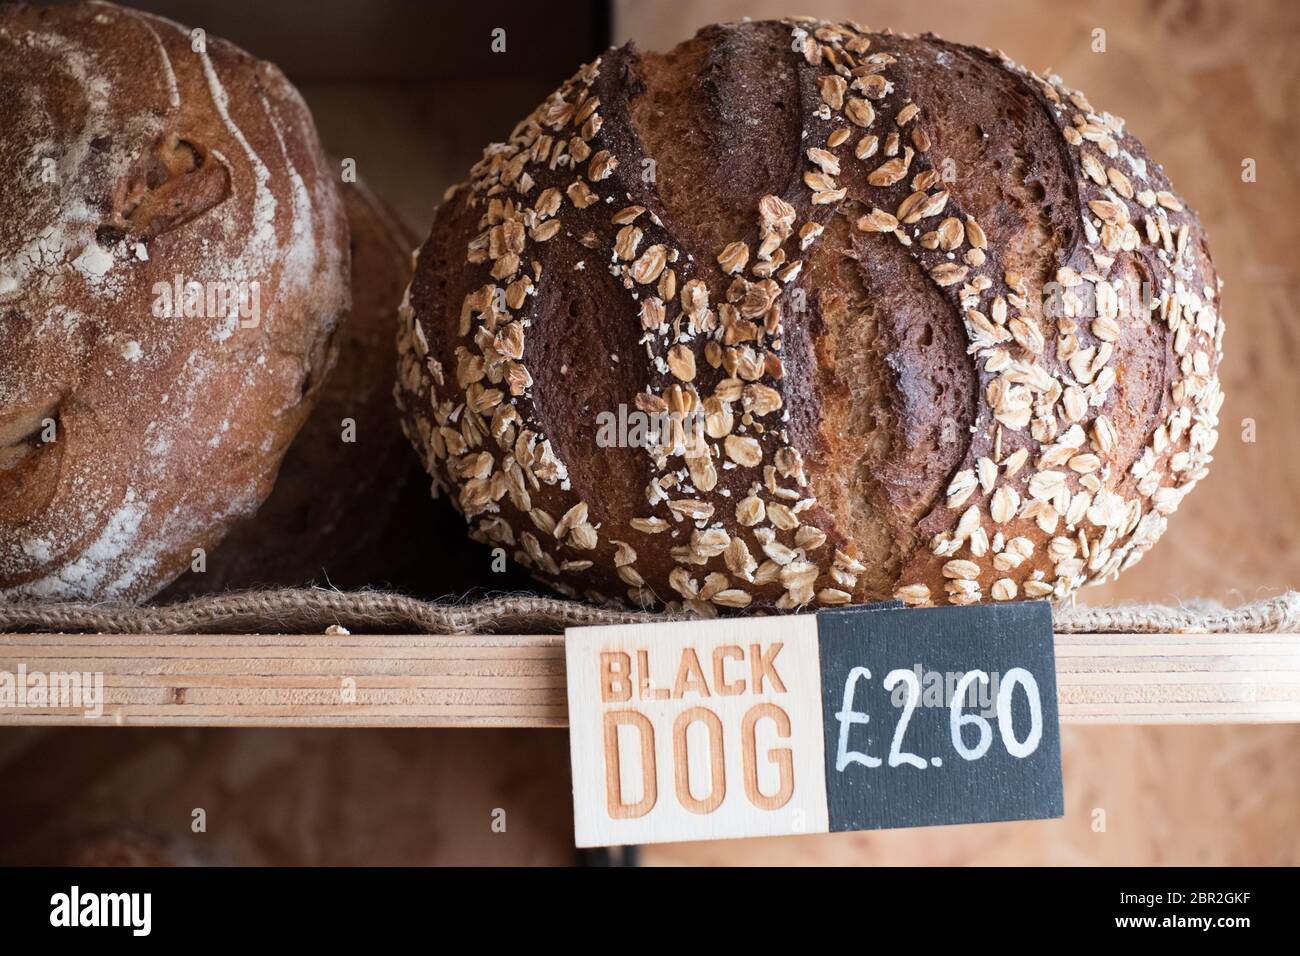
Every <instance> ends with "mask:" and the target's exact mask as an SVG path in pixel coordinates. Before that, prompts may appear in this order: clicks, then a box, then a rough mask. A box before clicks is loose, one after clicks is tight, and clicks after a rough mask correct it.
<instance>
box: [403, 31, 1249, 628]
mask: <svg viewBox="0 0 1300 956" xmlns="http://www.w3.org/2000/svg"><path fill="white" fill-rule="evenodd" d="M1144 288H1145V292H1146V296H1145V298H1144ZM1217 301H1218V280H1217V277H1216V275H1215V273H1214V270H1213V267H1212V265H1211V263H1210V259H1209V255H1208V252H1207V250H1206V247H1205V239H1204V235H1203V233H1202V231H1201V228H1200V225H1199V223H1198V221H1197V219H1196V216H1195V215H1194V213H1192V212H1191V211H1190V210H1189V209H1187V208H1186V207H1185V206H1184V204H1183V203H1182V202H1181V200H1180V199H1179V198H1178V197H1177V196H1176V194H1175V193H1174V192H1173V190H1172V187H1171V186H1170V184H1169V182H1168V180H1167V179H1166V178H1165V176H1164V174H1163V172H1162V170H1161V169H1160V168H1159V167H1158V166H1157V165H1156V164H1155V163H1154V162H1152V161H1151V160H1149V159H1148V157H1147V155H1146V153H1145V151H1144V150H1143V149H1142V147H1141V145H1140V144H1139V143H1138V142H1137V141H1136V140H1135V139H1134V138H1133V137H1132V136H1130V135H1129V134H1128V132H1127V131H1126V129H1125V127H1124V123H1123V121H1122V120H1120V119H1119V118H1117V117H1114V116H1112V115H1110V114H1108V113H1104V112H1100V111H1098V110H1095V109H1094V108H1093V107H1092V106H1091V105H1090V104H1089V103H1088V101H1087V100H1086V99H1085V98H1084V96H1083V95H1082V94H1081V93H1079V92H1077V91H1072V90H1070V89H1069V88H1067V87H1066V86H1065V85H1064V84H1063V83H1062V82H1061V81H1060V79H1059V78H1057V77H1041V76H1037V75H1035V74H1033V73H1031V72H1029V71H1027V70H1026V69H1024V68H1023V67H1021V66H1019V65H1017V64H1016V63H1014V62H1012V61H1011V60H1010V59H1009V58H1008V57H1006V56H1005V55H1004V54H1001V53H997V52H993V51H988V50H980V49H975V48H971V47H966V46H960V45H956V44H952V43H947V42H945V41H942V40H940V39H938V38H936V37H933V36H929V35H927V36H922V37H908V36H899V35H894V34H888V33H886V34H876V33H871V34H868V33H865V32H863V31H861V30H859V29H858V28H856V27H854V26H853V25H849V24H845V25H836V24H829V23H824V22H819V21H807V20H791V21H781V22H775V21H769V22H759V23H740V24H728V25H721V26H713V27H708V28H706V29H704V30H702V31H701V32H700V33H699V34H698V35H697V36H696V37H695V38H694V39H692V40H690V41H687V42H686V43H684V44H681V45H679V46H678V47H677V48H675V49H674V50H672V51H671V52H669V53H667V54H663V55H659V54H643V53H641V52H639V51H638V50H637V49H636V48H635V47H634V46H632V45H631V44H629V45H627V46H625V47H622V48H620V49H615V50H611V51H610V52H609V53H608V54H607V55H606V56H604V57H602V58H601V59H600V60H598V61H597V62H595V63H593V64H591V65H589V66H587V67H584V68H583V69H582V70H580V71H579V72H578V73H577V74H576V75H575V76H574V77H573V78H572V79H571V80H570V81H569V82H567V83H566V84H565V85H564V86H563V87H561V89H560V90H558V91H557V92H556V93H555V94H554V95H553V96H552V97H551V98H550V99H549V100H548V101H547V102H545V103H543V104H542V105H541V106H540V107H539V108H538V109H537V110H536V111H534V113H533V114H532V115H531V116H529V117H528V118H526V119H525V120H524V121H523V122H521V123H520V124H519V125H518V126H517V127H516V129H515V131H514V132H513V134H512V136H511V138H510V140H509V141H508V142H506V143H504V144H496V145H493V146H490V147H489V148H488V149H487V150H486V151H485V153H484V157H483V159H482V161H480V163H479V164H478V165H476V166H475V168H474V169H473V170H472V171H471V179H470V181H469V182H468V183H467V184H465V185H463V186H462V187H459V188H457V189H456V190H454V191H453V192H452V193H451V194H450V195H449V196H448V198H447V201H446V202H445V204H444V205H443V206H442V208H441V209H439V210H438V213H437V216H436V219H435V223H434V227H433V230H432V233H431V235H430V236H429V239H428V241H427V242H426V243H425V244H424V246H423V247H422V249H421V250H420V253H419V259H418V262H417V265H416V271H415V276H414V279H413V281H412V285H411V288H410V291H409V297H408V304H407V307H406V309H405V311H404V321H405V331H404V334H403V336H402V338H401V340H400V341H399V352H400V360H401V371H400V374H399V389H400V394H399V404H400V405H401V407H402V410H403V414H404V417H405V423H406V428H407V431H408V434H409V436H410V437H411V439H412V441H413V442H414V443H415V445H416V447H417V449H418V450H419V451H420V453H421V456H422V458H423V459H424V461H425V463H426V466H427V467H428V468H429V470H430V472H431V474H432V475H433V476H434V481H435V488H437V487H441V488H442V489H444V490H446V491H448V492H450V495H451V498H452V500H453V502H454V503H455V504H456V505H457V507H458V508H459V509H460V510H461V511H462V512H463V513H464V514H465V515H466V516H467V518H468V520H469V522H470V526H471V529H472V534H473V535H474V536H475V537H477V538H479V539H482V540H486V541H490V542H493V543H497V544H500V545H502V546H506V547H509V548H510V549H511V550H512V551H513V552H514V553H515V557H516V559H517V560H519V561H520V562H522V563H524V564H525V565H527V566H528V567H530V568H531V569H532V570H533V571H534V573H535V574H536V575H537V576H538V577H539V578H540V579H541V580H544V581H546V582H547V583H550V584H552V585H553V586H556V587H558V588H560V589H561V590H563V591H566V592H567V593H582V594H583V595H585V596H586V597H588V598H590V599H593V600H615V601H625V602H630V603H633V604H637V605H641V606H661V605H666V606H669V607H677V606H683V605H684V606H688V607H691V608H693V609H695V610H696V611H698V612H700V613H702V614H714V613H717V610H718V609H719V608H749V609H762V608H777V609H792V608H796V607H800V606H804V605H809V604H812V605H835V604H845V603H853V602H861V601H869V600H876V599H880V598H884V597H889V596H894V595H896V596H898V597H900V598H902V599H903V600H906V601H908V602H909V603H911V604H929V603H956V604H966V603H972V602H975V601H981V600H1013V599H1023V598H1040V597H1050V598H1054V599H1058V600H1059V599H1063V598H1065V597H1066V596H1068V595H1069V594H1071V593H1072V592H1073V591H1074V590H1075V589H1076V588H1077V587H1079V586H1080V585H1081V584H1083V583H1085V582H1088V581H1095V580H1101V579H1104V578H1107V577H1109V576H1111V575H1113V574H1116V573H1118V571H1120V570H1121V569H1122V568H1124V567H1126V566H1128V565H1129V564H1131V563H1133V562H1135V561H1136V560H1138V558H1140V557H1141V555H1142V554H1143V553H1144V552H1145V551H1146V550H1147V549H1148V548H1149V547H1150V546H1151V545H1152V544H1153V543H1154V542H1155V540H1156V539H1157V538H1159V536H1160V535H1161V533H1162V532H1163V531H1164V528H1165V524H1166V519H1167V517H1168V515H1169V514H1170V513H1172V512H1173V510H1174V509H1175V508H1176V507H1177V505H1178V503H1179V501H1181V499H1182V497H1183V495H1184V494H1186V493H1187V491H1188V490H1189V489H1190V488H1191V487H1193V486H1194V485H1195V484H1196V482H1197V481H1198V480H1199V479H1200V478H1201V477H1203V475H1204V474H1205V472H1206V468H1207V466H1208V464H1209V461H1210V452H1211V450H1212V448H1213V446H1214V442H1215V439H1216V425H1217V415H1218V411H1219V408H1220V406H1221V403H1222V393H1221V391H1220V389H1219V384H1218V378H1217V368H1218V364H1219V360H1220V357H1221V340H1222V333H1223V322H1222V320H1221V318H1220V317H1219V315H1218V310H1217ZM620 404H625V405H627V406H628V407H630V408H639V409H641V410H644V411H648V412H659V411H663V410H668V411H669V412H672V413H682V414H685V415H686V416H687V417H686V419H685V424H686V425H687V426H689V425H690V424H691V419H690V417H689V413H690V412H692V411H696V410H698V411H699V412H701V413H702V415H703V434H702V435H701V436H699V437H700V440H699V441H690V440H689V437H690V435H691V432H690V430H689V427H687V428H685V429H682V430H676V429H674V430H673V431H672V432H671V433H670V436H669V438H670V440H669V441H667V442H664V443H662V444H661V445H659V446H657V447H653V448H649V449H647V448H623V447H616V448H609V447H603V446H602V444H601V443H600V442H599V441H598V437H599V433H598V426H597V415H598V414H599V413H602V412H612V411H614V410H616V409H617V408H618V406H619V405H620ZM683 433H684V434H685V435H686V437H687V440H684V441H683V440H681V439H682V437H683ZM671 439H677V440H676V441H675V442H674V441H673V440H671Z"/></svg>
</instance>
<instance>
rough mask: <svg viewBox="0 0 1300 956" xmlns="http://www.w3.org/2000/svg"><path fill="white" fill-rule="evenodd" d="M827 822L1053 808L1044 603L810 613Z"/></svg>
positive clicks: (894, 822) (951, 818)
mask: <svg viewBox="0 0 1300 956" xmlns="http://www.w3.org/2000/svg"><path fill="white" fill-rule="evenodd" d="M817 626H818V637H819V644H820V653H821V673H822V715H823V725H824V727H825V741H824V745H825V750H826V801H827V806H828V809H829V815H830V829H831V830H832V831H834V830H865V829H876V828H885V827H912V826H930V825H937V824H948V823H988V822H992V821H995V820H1026V819H1039V818H1049V817H1059V816H1061V815H1062V814H1063V813H1064V812H1065V811H1064V804H1063V798H1062V787H1061V753H1060V731H1059V724H1058V716H1057V699H1056V667H1055V656H1054V654H1053V647H1052V616H1051V610H1050V608H1049V607H1048V606H1047V605H1046V604H1043V603H1038V602H1035V603H1027V604H1003V605H997V604H993V605H975V606H971V607H942V608H929V609H924V610H908V611H891V612H885V613H872V614H861V613H859V612H857V611H855V610H852V609H850V610H844V611H826V612H823V613H821V614H819V615H818V616H817Z"/></svg>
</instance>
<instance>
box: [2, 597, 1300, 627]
mask: <svg viewBox="0 0 1300 956" xmlns="http://www.w3.org/2000/svg"><path fill="white" fill-rule="evenodd" d="M689 616H690V615H688V614H664V613H650V612H643V611H620V610H612V609H609V608H601V607H595V606H593V605H590V604H583V603H581V602H578V601H565V600H560V599H557V598H547V597H537V596H534V595H528V594H506V595H501V596H496V597H488V598H485V599H482V600H476V601H467V600H464V599H461V600H456V599H442V600H438V601H424V600H420V599H419V598H413V597H406V596H404V595H400V594H390V593H386V592H383V591H351V592H344V591H333V590H328V589H304V590H269V591H239V592H232V593H229V594H221V595H214V596H209V597H201V598H196V599H194V600H191V601H186V602H184V603H180V604H169V605H162V606H151V605H144V606H139V607H136V606H122V605H111V604H78V603H22V604H14V603H4V602H0V631H47V632H80V633H104V634H185V633H195V632H208V633H215V632H226V633H272V634H274V633H281V634H295V633H296V634H302V633H313V632H318V631H321V630H323V629H324V628H327V627H329V626H330V625H331V624H337V625H341V626H343V627H346V628H348V629H349V630H350V631H353V632H356V633H365V632H366V631H373V632H386V633H393V632H397V631H407V632H423V633H429V634H471V633H476V632H481V633H519V634H546V633H559V632H561V631H563V630H564V628H566V627H575V626H581V625H587V624H636V623H644V622H648V621H663V620H674V619H684V618H686V617H689ZM1053 616H1054V621H1055V628H1056V630H1057V631H1058V632H1059V633H1066V634H1069V633H1110V634H1149V633H1156V632H1163V631H1171V632H1183V633H1191V634H1197V633H1206V634H1230V633H1267V632H1275V633H1276V632H1287V631H1300V592H1296V591H1289V592H1287V593H1285V594H1282V595H1280V596H1278V597H1273V598H1268V599H1264V600H1259V601H1255V602H1253V603H1249V604H1242V605H1240V606H1238V607H1234V608H1227V607H1224V606H1223V605H1221V604H1219V603H1217V602H1213V601H1194V602H1187V603H1183V604H1180V605H1178V606H1165V605H1157V604H1130V605H1121V606H1118V607H1083V606H1071V605H1065V606H1061V607H1057V608H1056V609H1055V610H1054V611H1053Z"/></svg>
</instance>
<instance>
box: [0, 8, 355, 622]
mask: <svg viewBox="0 0 1300 956" xmlns="http://www.w3.org/2000/svg"><path fill="white" fill-rule="evenodd" d="M0 102H4V104H5V118H6V122H5V124H4V128H3V130H0V181H3V182H4V183H5V187H4V190H3V192H2V193H0V598H8V599H28V598H49V599H60V598H79V599H96V600H100V599H114V600H123V601H136V600H141V599H144V598H148V597H149V596H151V595H153V594H154V593H156V592H157V591H158V590H159V589H160V588H161V587H163V586H164V585H166V584H167V582H169V581H171V580H172V579H173V578H175V577H176V575H178V574H179V573H180V572H181V571H183V570H184V569H185V568H186V567H188V566H190V565H191V564H192V563H193V562H196V561H198V562H201V561H202V560H204V559H205V555H206V553H207V552H208V551H210V550H211V549H212V548H213V547H215V545H216V544H217V543H218V542H219V541H220V540H221V537H222V535H223V534H224V533H225V530H226V529H227V528H228V527H229V526H230V525H231V524H232V523H233V522H234V521H236V520H237V519H238V518H240V517H242V516H245V515H247V514H250V513H252V512H253V511H254V510H255V509H256V508H257V506H258V505H259V504H260V503H261V501H262V500H263V499H264V498H265V497H266V495H267V494H268V493H269V491H270V490H271V486H272V483H273V482H274V480H275V475H276V470H277V468H278V467H279V464H280V460H281V458H282V456H283V455H284V452H285V449H286V448H288V447H289V444H290V442H291V441H292V440H293V437H294V435H295V434H296V433H297V431H298V429H299V427H300V426H301V425H302V423H303V421H304V420H305V418H306V416H307V414H308V412H309V411H310V408H311V406H312V404H313V402H314V400H315V397H316V394H317V392H318V390H319V387H320V382H321V380H322V378H323V376H324V374H325V372H326V371H327V369H328V367H329V365H330V362H331V361H332V356H333V353H334V346H333V336H334V332H335V329H336V327H337V325H338V323H339V321H340V319H341V317H342V316H343V315H344V314H345V313H346V310H347V306H348V233H347V221H346V218H345V215H344V211H343V206H342V202H341V200H340V198H339V194H338V186H337V185H336V183H335V176H336V175H337V173H336V172H335V171H334V170H332V169H331V168H330V167H329V166H328V165H327V163H326V160H325V157H324V155H323V154H322V152H321V148H320V144H319V142H318V140H317V136H316V131H315V128H314V126H313V124H312V119H311V116H310V115H309V113H308V111H307V108H306V106H305V104H304V103H303V101H302V99H301V98H300V96H299V95H298V93H297V92H296V91H295V90H294V89H293V87H292V86H290V84H289V83H288V81H287V80H286V79H285V78H284V76H283V75H282V74H281V73H280V71H279V70H277V69H276V68H275V67H274V66H272V65H270V64H268V63H262V62H258V61H257V60H255V59H253V58H252V57H250V56H249V55H248V54H246V53H244V52H243V51H242V50H239V49H237V48H236V47H234V46H232V45H231V44H229V43H226V42H224V41H222V40H219V39H217V38H215V37H211V36H205V35H204V34H203V33H202V31H190V30H188V29H185V28H183V27H180V26H178V25H177V24H175V23H172V22H170V21H167V20H163V19H160V18H157V17H153V16H149V15H146V14H142V13H138V12H135V11H131V10H127V9H124V8H121V7H116V6H114V5H112V4H107V3H71V4H67V5H59V6H54V7H50V8H47V9H39V10H38V9H35V8H33V7H30V6H28V5H26V4H16V5H10V4H6V5H4V6H3V7H0Z"/></svg>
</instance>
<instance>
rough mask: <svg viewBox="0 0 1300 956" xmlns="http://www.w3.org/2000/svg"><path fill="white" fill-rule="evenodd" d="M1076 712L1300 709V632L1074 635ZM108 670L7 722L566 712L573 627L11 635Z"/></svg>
mask: <svg viewBox="0 0 1300 956" xmlns="http://www.w3.org/2000/svg"><path fill="white" fill-rule="evenodd" d="M1056 664H1057V685H1058V691H1059V695H1060V705H1061V706H1060V710H1061V717H1062V720H1064V721H1065V722H1067V723H1081V724H1098V723H1106V724H1214V723H1270V722H1273V723H1281V722H1300V634H1237V635H1217V634H1216V635H1196V634H1142V635H1118V634H1059V635H1057V637H1056ZM20 666H21V667H24V668H25V671H26V673H28V674H36V673H41V674H55V673H69V672H81V673H91V674H97V673H99V674H103V688H104V700H103V708H102V710H103V713H102V716H100V717H98V718H88V717H86V716H85V714H84V713H83V711H82V710H81V709H68V708H65V709H57V708H48V707H33V706H25V707H19V706H0V725H11V726H12V725H20V724H66V725H86V726H169V725H173V726H214V727H218V726H220V727H230V726H245V727H249V726H266V727H314V726H322V727H371V726H373V727H563V726H565V725H566V719H567V715H566V709H567V708H566V702H565V683H564V638H563V637H562V636H560V635H481V636H478V635H469V636H466V635H460V636H445V635H427V634H416V635H397V636H393V635H381V636H367V635H346V636H331V635H235V634H224V635H169V636H159V635H125V636H123V635H55V634H0V673H3V672H8V673H9V674H14V675H16V674H18V673H19V668H20Z"/></svg>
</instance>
